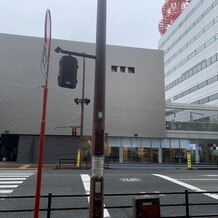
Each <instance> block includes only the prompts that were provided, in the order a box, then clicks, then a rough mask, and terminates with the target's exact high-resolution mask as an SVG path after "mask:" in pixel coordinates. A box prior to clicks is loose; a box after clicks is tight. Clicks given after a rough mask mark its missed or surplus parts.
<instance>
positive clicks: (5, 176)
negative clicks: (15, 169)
mask: <svg viewBox="0 0 218 218" xmlns="http://www.w3.org/2000/svg"><path fill="white" fill-rule="evenodd" d="M32 175H33V174H29V175H24V174H22V175H4V176H3V175H0V178H20V177H29V176H32Z"/></svg>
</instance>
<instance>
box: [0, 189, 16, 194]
mask: <svg viewBox="0 0 218 218" xmlns="http://www.w3.org/2000/svg"><path fill="white" fill-rule="evenodd" d="M11 192H13V190H0V194H9V193H11Z"/></svg>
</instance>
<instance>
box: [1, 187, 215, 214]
mask: <svg viewBox="0 0 218 218" xmlns="http://www.w3.org/2000/svg"><path fill="white" fill-rule="evenodd" d="M200 194H218V191H211V192H204V191H202V192H191V191H188V190H185V191H183V192H162V193H124V194H104V196H105V197H124V196H132V197H134V196H140V195H141V196H142V195H152V196H154V195H160V196H161V195H174V196H175V195H183V196H184V198H183V201H182V202H181V203H174V204H161V203H160V208H161V209H162V208H166V207H177V208H178V207H183V208H185V213H184V214H183V215H173V216H170V215H167V216H161V218H192V217H218V201H216V202H209V203H206V202H196V198H195V202H191V200H190V195H200ZM83 197H85V198H87V197H89V195H52V193H49V194H48V195H42V196H41V198H47V207H46V208H40V211H46V212H47V218H50V217H52V216H51V212H52V211H66V210H68V211H75V210H88V209H89V207H88V205H87V207H60V208H58V207H55V208H53V207H52V199H54V198H83ZM3 198H4V199H34V198H35V196H6V197H3ZM120 202H121V201H120ZM212 205H217V211H216V214H191V212H190V208H191V207H194V206H206V207H207V206H212ZM132 207H133V206H132V205H114V206H113V205H112V206H105V207H104V208H105V209H124V208H130V209H131V208H132ZM33 211H34V209H14V210H0V215H1V213H20V212H33Z"/></svg>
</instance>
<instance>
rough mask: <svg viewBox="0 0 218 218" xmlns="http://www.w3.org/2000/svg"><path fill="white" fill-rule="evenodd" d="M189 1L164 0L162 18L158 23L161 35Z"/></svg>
mask: <svg viewBox="0 0 218 218" xmlns="http://www.w3.org/2000/svg"><path fill="white" fill-rule="evenodd" d="M190 2H191V0H165V3H164V4H163V7H162V14H163V19H162V20H161V21H160V23H159V25H158V29H159V32H160V34H161V35H163V34H164V33H165V32H166V31H167V29H168V27H170V26H171V25H172V23H173V22H174V21H175V20H176V19H177V17H178V16H179V15H180V14H181V13H182V12H183V11H184V9H185V8H186V6H187V5H188V4H189V3H190Z"/></svg>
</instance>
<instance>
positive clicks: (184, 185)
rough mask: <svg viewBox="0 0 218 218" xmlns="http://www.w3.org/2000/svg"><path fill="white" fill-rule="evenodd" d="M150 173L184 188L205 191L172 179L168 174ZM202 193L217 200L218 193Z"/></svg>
mask: <svg viewBox="0 0 218 218" xmlns="http://www.w3.org/2000/svg"><path fill="white" fill-rule="evenodd" d="M152 175H153V176H158V177H160V178H162V179H165V180H168V181H170V182H173V183H175V184H178V185H181V186H183V187H185V188H188V189H191V190H193V191H196V192H206V191H205V190H203V189H200V188H198V187H195V186H193V185H189V184H187V183H185V182H181V181H178V180H177V179H173V178H171V177H169V176H164V175H160V174H152ZM204 195H206V196H208V197H211V198H214V199H216V200H218V195H217V194H210V193H208V194H207V193H204Z"/></svg>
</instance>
